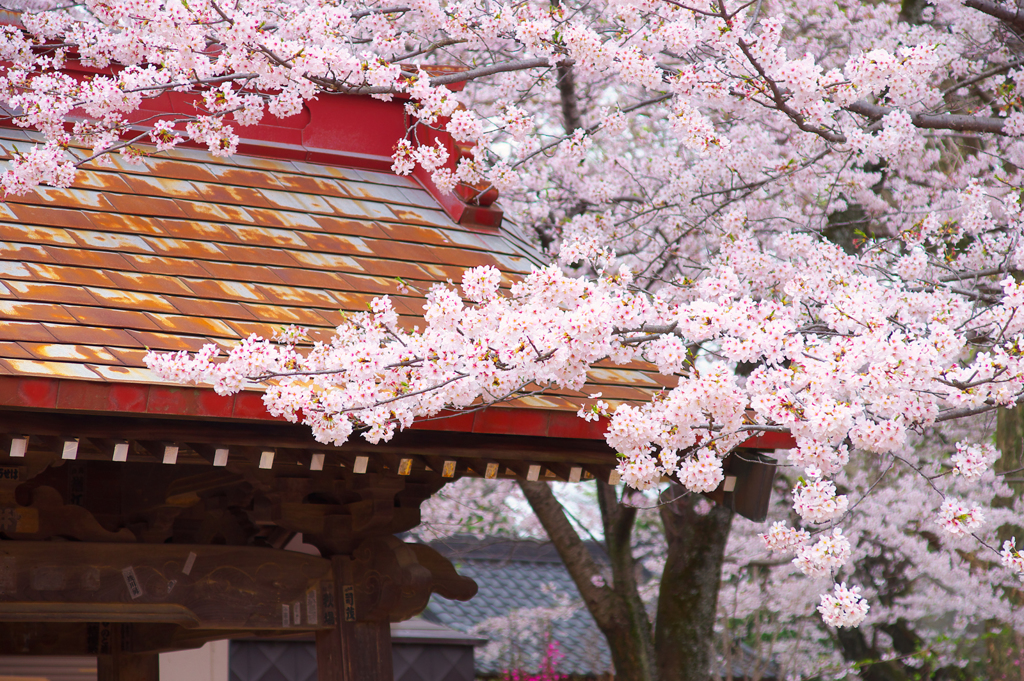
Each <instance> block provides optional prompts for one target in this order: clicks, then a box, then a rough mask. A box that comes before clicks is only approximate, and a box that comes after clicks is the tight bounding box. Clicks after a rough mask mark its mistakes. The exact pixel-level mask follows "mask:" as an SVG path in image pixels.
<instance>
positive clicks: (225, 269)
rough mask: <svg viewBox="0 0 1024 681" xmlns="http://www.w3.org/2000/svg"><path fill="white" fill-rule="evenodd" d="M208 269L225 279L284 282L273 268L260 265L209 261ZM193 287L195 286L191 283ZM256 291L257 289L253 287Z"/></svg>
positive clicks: (270, 282)
mask: <svg viewBox="0 0 1024 681" xmlns="http://www.w3.org/2000/svg"><path fill="white" fill-rule="evenodd" d="M204 266H205V267H206V270H207V271H208V272H209V273H210V276H211V277H212V278H213V279H215V280H216V279H223V280H225V281H244V282H260V283H263V284H280V283H282V282H281V280H280V279H278V278H277V275H275V274H274V272H273V270H271V269H270V268H269V267H263V266H260V265H243V264H241V263H234V262H232V263H225V262H208V263H204ZM189 286H190V287H191V288H193V289H194V288H195V287H194V286H192V285H191V284H189ZM252 291H253V292H254V293H255V289H252Z"/></svg>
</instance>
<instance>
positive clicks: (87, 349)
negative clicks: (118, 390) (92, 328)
mask: <svg viewBox="0 0 1024 681" xmlns="http://www.w3.org/2000/svg"><path fill="white" fill-rule="evenodd" d="M21 346H22V347H23V348H25V349H26V350H28V351H29V352H30V353H32V356H33V357H35V358H36V359H46V360H50V359H55V360H65V361H67V360H74V361H77V362H98V363H100V364H119V363H120V360H118V359H117V358H116V357H114V356H113V355H112V354H110V353H109V352H107V350H106V349H105V348H101V347H94V346H89V345H83V344H81V343H78V344H74V345H71V344H60V343H28V342H23V343H22V344H21Z"/></svg>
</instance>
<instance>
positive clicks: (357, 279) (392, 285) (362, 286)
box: [341, 274, 399, 296]
mask: <svg viewBox="0 0 1024 681" xmlns="http://www.w3.org/2000/svg"><path fill="white" fill-rule="evenodd" d="M341 276H343V277H345V280H346V281H348V282H349V290H350V291H361V292H365V293H370V294H373V295H375V296H377V295H394V294H396V293H398V292H399V291H398V289H399V282H398V280H397V279H395V278H394V277H373V276H368V275H364V274H344V275H341Z"/></svg>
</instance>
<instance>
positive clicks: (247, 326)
mask: <svg viewBox="0 0 1024 681" xmlns="http://www.w3.org/2000/svg"><path fill="white" fill-rule="evenodd" d="M224 323H225V324H227V325H228V326H230V327H231V328H232V329H234V330H235V333H237V334H238V336H239V337H240V338H248V337H249V336H251V335H253V334H255V335H257V336H261V337H263V338H269V337H270V336H272V335H273V334H274V330H275V329H277V328H278V327H280V324H277V323H267V322H242V321H235V320H233V319H225V320H224Z"/></svg>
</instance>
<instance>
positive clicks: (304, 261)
mask: <svg viewBox="0 0 1024 681" xmlns="http://www.w3.org/2000/svg"><path fill="white" fill-rule="evenodd" d="M288 255H290V256H291V257H292V258H293V259H295V261H296V262H298V263H299V264H300V265H309V266H310V267H317V268H323V269H328V270H344V271H355V272H360V271H362V270H363V266H362V264H360V261H359V260H358V259H356V258H353V257H349V256H347V255H334V254H333V253H314V252H310V251H291V252H290V253H289V254H288ZM275 271H276V270H275Z"/></svg>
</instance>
